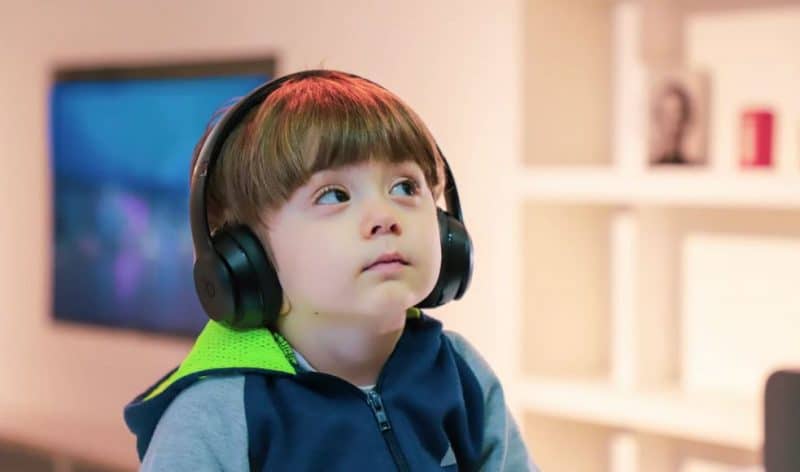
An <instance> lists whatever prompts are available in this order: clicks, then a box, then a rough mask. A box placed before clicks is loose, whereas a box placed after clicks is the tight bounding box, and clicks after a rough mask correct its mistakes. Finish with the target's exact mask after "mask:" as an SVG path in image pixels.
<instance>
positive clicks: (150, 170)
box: [0, 0, 800, 472]
mask: <svg viewBox="0 0 800 472" xmlns="http://www.w3.org/2000/svg"><path fill="white" fill-rule="evenodd" d="M0 5H1V6H2V7H3V12H4V14H3V15H2V16H0V67H1V68H2V70H3V72H4V73H3V74H1V75H0V104H2V108H0V159H2V163H3V165H4V169H5V170H4V172H1V173H0V199H2V201H3V203H2V204H0V261H3V268H2V269H0V313H1V315H0V470H25V471H27V470H31V471H39V470H41V471H45V470H48V471H49V470H52V471H58V472H64V471H130V470H135V469H136V467H137V460H136V455H135V444H134V437H133V436H132V435H131V434H130V433H129V432H128V431H127V429H126V427H125V425H124V423H123V419H122V408H123V407H124V405H125V404H126V403H127V402H129V401H130V400H131V399H132V398H133V397H134V396H135V395H136V394H138V393H140V392H141V391H142V390H143V389H144V388H146V387H147V386H149V385H151V384H152V383H153V382H154V381H155V380H157V379H158V378H160V377H161V376H162V375H163V374H165V373H166V372H167V371H169V370H170V369H172V368H173V367H175V366H176V365H177V364H179V363H180V362H181V360H182V359H183V357H184V356H185V354H186V353H187V352H188V350H189V349H190V348H191V345H192V335H193V334H195V333H196V332H197V331H198V330H199V329H200V327H201V326H202V325H203V323H204V322H205V318H204V315H203V314H202V312H200V310H199V305H198V304H197V301H196V299H195V298H194V294H193V291H192V286H191V245H190V240H189V233H188V231H189V230H188V221H187V219H188V209H187V203H188V172H189V169H188V166H189V159H190V153H191V150H192V147H193V146H194V143H195V141H196V139H197V138H199V136H200V134H201V133H202V131H203V128H204V126H205V124H206V122H207V121H208V119H209V118H210V116H211V113H213V111H214V110H215V109H217V108H218V107H220V106H222V105H224V104H225V103H227V102H228V101H229V100H231V99H233V98H235V97H237V96H241V95H242V94H244V93H246V92H247V91H248V90H250V89H251V88H253V87H254V86H255V85H256V84H258V83H260V82H263V81H264V80H267V79H269V78H271V77H275V76H278V75H283V74H286V73H290V72H294V71H297V70H300V69H307V68H330V69H340V70H345V71H349V72H353V73H356V74H359V75H362V76H364V77H367V78H369V79H372V80H374V81H376V82H378V83H380V84H382V85H384V86H385V87H387V88H389V89H390V90H392V91H394V92H395V93H397V94H398V95H399V96H400V97H402V98H403V99H404V100H405V101H406V102H408V103H409V104H410V105H411V107H412V108H414V109H415V110H416V111H417V112H418V113H419V114H420V115H421V116H422V118H423V120H425V122H426V123H427V124H428V126H429V127H430V128H431V130H432V132H433V134H434V135H435V136H436V138H437V141H438V143H439V144H440V146H441V148H442V150H443V151H444V153H445V154H446V156H447V158H448V160H449V162H450V164H451V166H452V168H453V171H454V174H455V176H456V178H457V179H458V185H459V191H460V193H461V195H462V205H463V208H464V212H465V219H466V223H467V227H468V229H469V231H470V233H471V235H472V238H473V241H474V245H475V248H476V255H475V261H476V262H475V263H476V265H475V274H474V278H473V282H472V285H471V287H470V290H469V292H468V293H467V295H466V296H465V297H464V298H463V299H462V300H460V301H457V302H454V303H451V304H449V305H447V306H445V307H442V308H439V309H436V310H432V311H431V314H432V315H433V316H436V317H438V318H440V319H442V320H443V321H444V323H445V325H446V327H448V328H450V329H454V330H457V331H460V332H461V333H462V334H463V335H464V336H466V337H467V338H468V339H470V341H471V342H472V343H473V344H475V345H476V346H477V347H478V349H479V350H480V351H481V352H482V353H483V354H484V356H485V357H486V358H487V359H488V361H489V362H490V363H491V365H492V366H493V368H494V369H495V371H496V372H497V373H498V375H499V376H500V377H501V379H502V380H503V383H504V387H505V391H506V395H507V397H508V399H509V402H510V404H511V405H512V407H513V409H514V414H515V416H516V418H517V420H518V422H519V423H520V426H521V427H522V429H523V432H524V435H525V438H526V441H527V442H528V445H529V447H530V450H531V452H532V454H533V456H534V458H535V459H536V461H537V462H538V463H539V465H540V466H541V467H542V468H543V470H545V471H548V472H549V471H589V472H594V471H598V472H600V471H603V472H605V471H609V472H624V471H647V472H651V471H654V472H659V471H679V472H722V471H728V472H731V471H742V470H748V471H751V470H761V465H762V459H763V458H762V456H763V454H762V448H763V445H764V441H765V432H764V402H765V399H764V388H765V382H766V380H767V377H768V376H769V374H770V373H771V372H773V371H775V370H776V369H781V368H793V367H794V368H796V367H798V366H799V365H800V342H798V339H799V337H798V334H797V326H800V323H799V321H800V292H799V291H798V290H797V289H796V286H795V281H796V280H798V279H800V277H798V276H799V275H800V218H798V212H799V211H800V94H799V93H798V87H797V85H798V83H800V82H798V79H800V55H798V54H797V45H798V44H800V2H798V1H790V0H782V1H781V0H674V1H669V0H638V1H637V0H627V1H613V0H499V1H494V2H478V1H466V2H464V1H459V2H455V1H452V0H447V1H439V2H422V1H417V0H410V1H404V2H367V1H357V0H336V1H328V2H325V1H310V2H303V3H297V4H292V3H290V2H272V1H245V0H232V1H229V2H224V3H223V2H215V1H208V0H198V1H192V2H189V1H183V0H181V1H173V2H155V1H151V0H148V1H142V2H136V3H134V2H121V1H100V0H73V1H64V2H45V1H33V2H27V3H23V2H11V1H7V2H0ZM783 440H784V441H785V442H787V443H789V444H792V443H800V439H799V438H797V437H788V436H787V437H784V438H783ZM776 470H777V469H776Z"/></svg>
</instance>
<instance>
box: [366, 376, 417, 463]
mask: <svg viewBox="0 0 800 472" xmlns="http://www.w3.org/2000/svg"><path fill="white" fill-rule="evenodd" d="M367 403H368V404H369V406H370V408H372V413H373V414H374V415H375V419H376V420H378V429H380V431H381V434H382V435H383V439H384V440H385V441H386V444H387V445H388V446H389V452H390V453H391V454H392V459H394V463H395V465H396V466H397V470H399V471H401V472H407V471H409V470H410V469H409V467H408V462H406V458H405V456H403V452H402V451H401V450H400V446H399V445H398V444H397V438H396V437H395V435H394V430H392V425H391V424H390V423H389V417H388V416H386V410H385V409H384V408H383V401H382V400H381V396H380V395H379V394H378V392H376V391H375V390H370V391H369V392H367Z"/></svg>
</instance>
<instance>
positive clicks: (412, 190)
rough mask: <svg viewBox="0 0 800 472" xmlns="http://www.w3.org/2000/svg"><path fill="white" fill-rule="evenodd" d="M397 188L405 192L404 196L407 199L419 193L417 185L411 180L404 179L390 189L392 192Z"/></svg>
mask: <svg viewBox="0 0 800 472" xmlns="http://www.w3.org/2000/svg"><path fill="white" fill-rule="evenodd" d="M397 187H401V188H402V189H403V191H404V192H406V195H407V196H409V197H413V196H414V195H416V194H418V193H419V184H418V183H417V182H416V181H415V180H412V179H406V180H403V181H401V182H398V183H396V184H395V185H394V187H392V190H394V189H395V188H397Z"/></svg>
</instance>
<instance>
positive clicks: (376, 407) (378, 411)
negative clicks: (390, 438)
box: [367, 390, 392, 432]
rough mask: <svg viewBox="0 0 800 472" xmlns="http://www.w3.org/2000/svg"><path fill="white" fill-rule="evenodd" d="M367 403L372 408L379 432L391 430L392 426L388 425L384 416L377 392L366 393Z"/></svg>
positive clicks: (384, 411)
mask: <svg viewBox="0 0 800 472" xmlns="http://www.w3.org/2000/svg"><path fill="white" fill-rule="evenodd" d="M367 403H368V404H369V406H370V408H372V413H373V414H374V415H375V419H376V420H378V427H379V428H380V430H381V432H383V431H388V430H390V429H392V426H391V425H390V424H389V417H387V416H386V410H384V409H383V401H381V396H380V395H378V392H376V391H375V390H370V391H369V392H367Z"/></svg>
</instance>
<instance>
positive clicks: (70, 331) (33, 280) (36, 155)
mask: <svg viewBox="0 0 800 472" xmlns="http://www.w3.org/2000/svg"><path fill="white" fill-rule="evenodd" d="M9 3H10V2H9ZM14 3H15V4H14V6H8V4H6V6H5V7H4V8H3V14H2V15H0V70H1V71H2V73H0V160H1V162H2V165H3V168H4V169H3V172H0V201H2V204H0V261H2V265H0V406H2V405H6V406H10V407H13V408H15V409H19V410H21V411H36V412H43V413H46V414H52V415H56V416H58V417H61V418H62V419H67V420H69V419H73V418H74V419H80V420H81V421H84V422H86V423H87V424H88V423H92V424H94V425H97V426H106V425H108V426H109V427H111V428H122V423H121V412H122V406H123V405H124V404H125V402H127V401H128V400H129V399H130V398H131V397H132V396H133V395H134V394H136V393H137V392H138V391H140V390H141V389H143V388H144V387H145V386H146V385H147V384H149V383H150V382H152V381H153V380H155V378H156V377H157V376H159V375H161V374H162V373H163V372H164V371H165V370H167V369H169V368H171V367H172V366H173V365H175V364H176V363H177V362H179V360H180V359H181V358H182V356H183V355H184V353H185V352H186V350H187V349H188V347H189V346H188V345H187V344H186V343H183V342H177V341H175V340H173V339H169V338H157V337H153V336H146V335H139V334H132V333H125V332H116V331H111V330H105V329H97V328H86V327H78V326H69V325H67V326H65V325H55V324H53V322H52V321H51V319H50V312H49V310H50V306H49V288H50V287H49V276H50V266H51V262H50V257H51V246H50V223H49V221H50V220H49V219H50V211H51V208H50V182H49V173H48V172H49V168H48V156H47V141H46V136H47V134H46V132H47V130H46V111H47V110H46V106H47V98H46V97H47V92H48V87H49V80H50V75H49V74H50V72H51V70H52V68H53V66H54V65H55V64H59V63H79V62H81V63H82V62H86V63H92V62H94V61H99V62H108V61H120V62H125V61H126V60H144V61H149V60H152V59H165V60H169V59H186V58H205V57H220V56H226V55H229V54H234V55H238V54H242V53H276V54H277V55H278V57H279V60H280V62H279V67H280V72H289V71H293V70H297V69H300V68H309V67H317V66H324V67H327V68H336V69H345V70H349V71H352V72H355V73H359V74H362V75H364V76H367V77H369V78H371V79H374V80H376V81H377V82H379V83H381V84H383V85H385V86H387V87H388V88H390V89H392V90H394V91H395V92H397V93H398V94H399V95H400V96H401V97H403V98H404V99H405V100H406V101H408V102H409V103H410V104H411V105H412V106H413V107H414V108H415V109H416V110H417V111H418V112H419V113H420V114H421V115H422V117H423V118H424V119H425V120H426V122H427V123H428V125H429V126H430V127H431V129H432V130H433V132H434V134H435V135H436V136H437V139H438V141H439V143H440V145H441V146H442V148H443V150H444V151H445V153H446V154H447V155H448V156H449V158H450V161H451V162H452V165H453V167H454V171H455V173H456V176H457V178H458V179H459V180H458V182H459V184H460V187H461V189H462V192H463V197H462V199H463V200H464V202H463V203H464V208H465V212H466V217H467V218H468V227H469V228H470V230H471V233H472V235H473V239H474V241H475V246H476V248H477V255H476V263H477V272H476V274H475V277H474V279H473V285H472V287H471V290H470V292H469V294H468V295H467V297H466V298H465V299H463V300H462V301H459V302H456V303H455V304H451V305H450V306H448V307H446V308H444V309H440V310H437V312H436V313H434V314H438V315H439V316H441V317H443V318H444V319H445V321H446V324H447V325H449V326H450V327H452V328H455V329H459V330H461V331H462V332H463V333H464V334H466V335H467V336H468V337H469V338H471V339H473V341H474V342H475V343H476V344H477V345H478V346H479V348H481V349H483V350H484V352H485V354H486V356H487V357H489V358H490V360H492V359H493V358H496V357H499V356H496V353H497V352H499V349H500V347H499V345H500V342H499V340H498V338H497V336H496V335H495V331H494V330H493V328H492V321H491V320H492V319H493V318H494V317H496V316H498V314H497V313H494V311H493V293H495V292H496V290H497V285H496V284H498V283H500V282H499V280H500V278H499V277H497V275H498V274H497V273H495V269H493V266H492V252H491V251H492V250H491V247H492V227H491V225H490V223H491V220H492V212H495V211H497V208H495V206H494V205H493V194H494V193H495V192H496V191H497V190H498V189H499V186H498V184H497V180H498V179H497V177H498V176H499V175H501V174H502V173H503V172H505V170H506V169H507V168H508V166H509V165H510V164H511V163H512V162H513V161H514V160H515V159H516V156H517V153H518V148H519V146H518V140H519V137H518V134H519V133H518V129H519V123H518V121H519V114H520V113H519V105H518V102H519V96H520V92H519V88H520V85H519V74H518V66H519V57H518V56H519V50H518V49H519V46H518V43H519V41H518V35H519V28H520V26H521V25H518V20H517V18H518V17H519V15H518V10H519V9H520V6H519V5H518V3H519V2H518V1H516V0H505V1H497V2H478V1H474V2H472V1H470V2H462V1H456V0H450V1H438V2H430V1H423V0H415V1H395V2H371V1H357V0H339V1H315V2H278V1H242V0H239V1H230V2H221V1H218V0H199V1H170V2H162V1H140V2H124V1H121V0H120V1H107V0H80V1H77V0H76V1H58V2H46V1H34V2H14ZM483 320H489V322H484V321H483ZM501 370H502V366H501ZM1 412H2V410H0V414H1ZM0 421H2V417H0Z"/></svg>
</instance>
